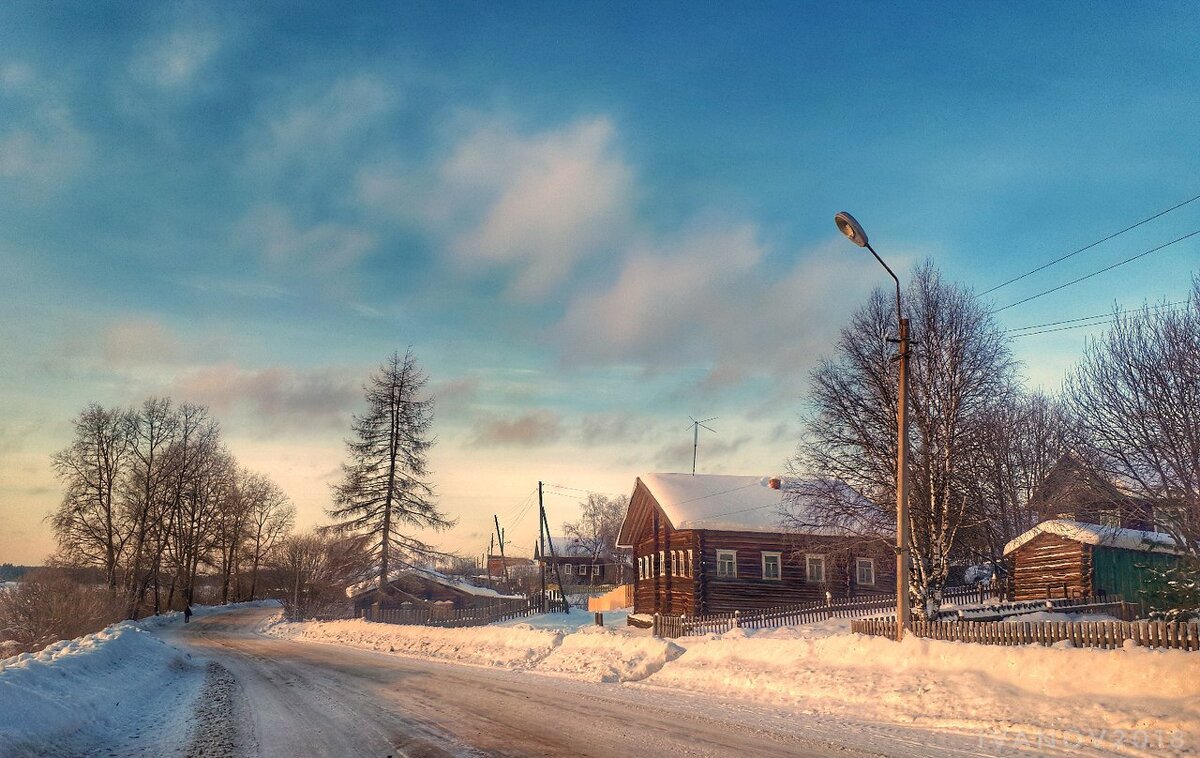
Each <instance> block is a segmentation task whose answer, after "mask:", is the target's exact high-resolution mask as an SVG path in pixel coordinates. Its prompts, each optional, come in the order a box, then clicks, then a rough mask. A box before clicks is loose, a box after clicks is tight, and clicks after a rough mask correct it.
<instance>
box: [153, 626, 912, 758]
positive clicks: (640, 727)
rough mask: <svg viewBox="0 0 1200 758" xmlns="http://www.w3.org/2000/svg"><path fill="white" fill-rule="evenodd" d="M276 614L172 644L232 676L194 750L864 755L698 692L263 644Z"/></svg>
mask: <svg viewBox="0 0 1200 758" xmlns="http://www.w3.org/2000/svg"><path fill="white" fill-rule="evenodd" d="M272 613H273V611H271V610H262V609H248V610H243V611H236V612H232V613H225V614H219V615H213V616H208V617H204V618H200V619H197V620H196V621H193V623H192V624H190V625H188V626H187V627H176V628H175V629H174V630H172V631H171V632H170V633H169V637H170V639H171V641H172V642H174V643H175V644H180V645H184V646H187V647H188V648H190V649H191V650H192V651H193V653H194V654H196V653H198V654H200V655H202V656H204V657H206V658H208V659H210V660H212V661H215V662H217V663H219V664H220V666H221V667H223V668H224V669H225V670H227V671H228V672H229V673H230V674H231V675H232V679H230V678H229V677H227V676H225V677H222V676H220V675H213V676H210V687H209V690H210V691H209V693H207V696H206V697H205V698H204V707H203V708H202V711H201V714H200V718H201V719H202V720H203V721H207V722H208V723H207V724H206V725H203V726H202V729H201V730H200V731H201V733H203V734H205V735H206V739H208V740H210V741H209V742H208V743H202V744H200V745H197V746H195V747H196V748H197V749H203V750H204V753H205V754H206V755H223V754H224V755H239V756H240V755H262V756H297V755H307V756H325V755H328V756H349V755H354V756H381V757H382V756H387V755H395V756H400V755H409V756H441V755H480V754H483V755H510V756H526V755H594V756H623V755H630V754H634V753H637V754H641V755H668V754H669V755H679V754H686V755H713V756H729V755H738V756H756V755H757V756H778V755H806V756H832V755H836V756H841V757H843V758H846V757H848V756H854V755H862V754H866V753H862V752H859V751H856V750H848V749H847V748H845V747H842V746H838V745H835V744H831V743H830V742H828V741H825V740H822V739H819V738H817V737H808V736H806V735H805V734H803V733H801V732H800V731H798V730H797V728H796V725H795V723H794V722H792V721H791V720H788V719H781V718H770V717H769V716H764V715H763V713H762V712H761V711H759V710H758V709H755V708H752V707H743V706H737V708H736V710H734V709H731V708H729V707H728V706H729V704H728V703H724V702H721V701H718V700H715V699H708V698H702V697H697V696H695V695H680V696H674V695H672V693H670V692H669V691H664V690H661V689H652V688H637V687H621V686H613V685H600V684H590V683H586V682H578V681H571V680H567V679H559V678H556V677H548V676H544V675H535V674H529V673H524V672H512V671H499V670H492V669H485V668H479V667H473V666H462V665H454V664H443V663H434V662H428V661H424V660H420V659H413V658H403V657H398V656H392V655H383V654H379V653H373V652H369V651H363V650H354V649H348V648H341V647H336V646H331V645H321V644H312V643H299V642H292V641H285V640H279V639H274V638H269V637H264V636H261V635H259V634H256V633H255V632H254V629H255V628H256V627H257V626H258V625H259V623H260V622H261V621H262V620H263V619H264V617H266V616H268V615H270V614H272ZM216 668H217V667H214V669H216ZM217 670H218V671H219V669H217ZM227 717H228V718H227ZM239 724H241V725H243V726H244V727H246V728H238V727H237V725H239ZM250 724H252V725H253V727H252V729H251V728H248V727H249V725H250ZM229 725H233V726H232V727H230V726H229ZM824 733H826V734H827V732H824ZM893 748H895V745H893ZM871 752H874V751H871Z"/></svg>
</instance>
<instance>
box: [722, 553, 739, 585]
mask: <svg viewBox="0 0 1200 758" xmlns="http://www.w3.org/2000/svg"><path fill="white" fill-rule="evenodd" d="M725 555H727V556H729V562H730V563H731V564H732V566H733V573H721V557H722V556H725ZM737 576H738V572H737V551H736V550H724V549H721V548H717V578H718V579H737Z"/></svg>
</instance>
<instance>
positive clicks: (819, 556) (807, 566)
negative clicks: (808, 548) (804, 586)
mask: <svg viewBox="0 0 1200 758" xmlns="http://www.w3.org/2000/svg"><path fill="white" fill-rule="evenodd" d="M813 559H816V560H819V561H820V562H821V578H820V579H813V577H812V566H811V562H812V560H813ZM827 574H828V565H827V564H826V562H825V555H824V554H823V553H809V554H808V555H806V556H804V581H806V582H808V583H809V584H824V583H825V580H826V579H827V578H828V577H827Z"/></svg>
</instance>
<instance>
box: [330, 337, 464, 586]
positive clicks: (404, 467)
mask: <svg viewBox="0 0 1200 758" xmlns="http://www.w3.org/2000/svg"><path fill="white" fill-rule="evenodd" d="M427 382H428V377H427V376H426V375H425V373H424V372H423V371H422V370H421V368H420V366H419V365H418V364H417V359H416V357H415V356H414V355H413V354H412V350H411V348H410V349H409V350H407V351H406V352H405V353H404V356H403V357H401V356H400V354H399V353H393V354H392V356H391V358H389V359H388V361H387V362H386V363H384V364H383V365H382V366H380V367H379V370H378V371H377V372H376V373H374V374H372V375H371V377H370V380H369V381H368V383H367V384H366V385H365V386H364V387H363V392H364V393H365V398H366V401H367V410H366V412H365V413H362V414H360V415H355V416H354V420H353V422H352V423H351V427H350V431H351V438H350V439H348V440H346V451H347V454H348V458H347V461H346V462H345V463H343V464H342V480H341V482H339V483H338V484H336V485H334V487H333V502H334V506H333V508H331V509H330V510H329V516H330V518H332V519H334V521H335V524H334V525H333V528H334V529H335V530H336V531H338V532H341V533H343V534H346V535H352V536H354V537H355V538H356V539H357V540H358V541H359V542H360V543H361V546H362V548H363V549H364V550H365V552H366V553H367V554H368V555H369V556H370V558H371V562H372V566H373V568H376V569H378V572H379V574H378V576H379V588H380V589H381V590H382V589H383V588H384V587H385V586H386V585H387V580H388V573H389V572H390V571H391V570H392V568H393V567H394V566H396V565H397V564H400V565H411V564H412V562H413V561H415V560H417V559H419V558H421V557H422V556H429V555H431V554H433V553H435V552H436V551H435V550H434V549H433V548H431V547H430V546H429V545H427V544H425V543H424V542H422V541H421V540H419V539H417V538H416V537H414V536H413V535H412V534H411V531H412V530H414V529H447V528H449V527H451V526H453V521H452V520H450V519H449V518H447V517H446V515H445V514H444V513H442V512H441V511H440V510H439V509H438V507H437V504H436V502H435V496H434V491H433V487H432V486H431V485H430V484H429V481H428V477H429V466H428V463H427V455H428V452H429V449H430V447H432V446H433V444H434V440H433V439H432V438H431V437H430V436H429V433H430V427H431V426H432V424H433V399H432V398H424V399H422V398H421V391H422V389H424V387H425V385H426V383H427Z"/></svg>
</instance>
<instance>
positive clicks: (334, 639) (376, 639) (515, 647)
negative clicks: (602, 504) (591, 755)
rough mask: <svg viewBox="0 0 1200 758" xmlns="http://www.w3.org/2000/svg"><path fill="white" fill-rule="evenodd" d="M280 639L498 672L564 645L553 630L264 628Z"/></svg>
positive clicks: (367, 625)
mask: <svg viewBox="0 0 1200 758" xmlns="http://www.w3.org/2000/svg"><path fill="white" fill-rule="evenodd" d="M262 631H263V632H264V633H265V634H269V635H272V636H274V637H281V638H283V639H294V640H304V641H308V642H324V643H329V644H334V645H347V646H349V647H358V648H365V649H367V650H379V651H383V652H387V653H400V654H403V655H413V656H417V657H421V658H437V659H439V660H445V661H455V662H458V663H474V664H478V665H482V666H498V667H501V668H514V669H515V668H530V667H531V666H533V665H534V664H536V663H537V662H539V661H541V660H542V659H543V658H545V657H546V656H547V655H549V654H550V651H551V650H553V649H554V648H555V647H557V646H558V645H559V643H561V642H562V638H563V634H562V632H560V631H556V630H545V629H533V628H532V627H528V626H526V627H524V628H522V627H521V626H519V625H518V626H512V627H503V628H499V627H494V626H478V627H468V628H463V629H441V628H438V627H430V626H401V625H396V624H377V623H372V622H370V621H363V620H362V619H348V620H345V621H299V622H285V621H276V622H274V623H270V624H267V625H266V626H264V627H263V628H262Z"/></svg>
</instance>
